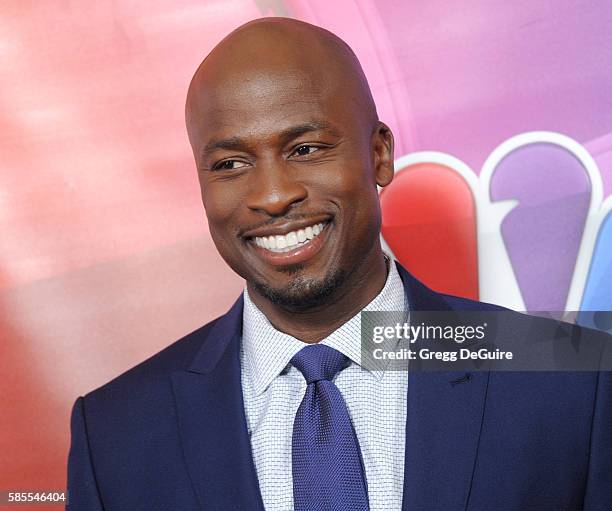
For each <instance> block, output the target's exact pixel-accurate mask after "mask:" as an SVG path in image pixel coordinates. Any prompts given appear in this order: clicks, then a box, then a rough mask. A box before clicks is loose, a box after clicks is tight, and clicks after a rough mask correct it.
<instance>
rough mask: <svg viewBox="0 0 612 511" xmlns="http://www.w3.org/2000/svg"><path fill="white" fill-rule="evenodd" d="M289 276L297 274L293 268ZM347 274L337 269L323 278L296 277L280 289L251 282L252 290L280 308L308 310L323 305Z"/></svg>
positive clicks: (266, 284) (262, 283)
mask: <svg viewBox="0 0 612 511" xmlns="http://www.w3.org/2000/svg"><path fill="white" fill-rule="evenodd" d="M288 273H289V274H291V273H293V274H295V273H298V271H297V270H296V269H294V268H292V269H291V270H289V271H288ZM347 275H348V272H347V271H346V270H344V269H342V268H337V269H335V270H333V271H332V272H330V273H329V274H328V275H327V276H325V277H324V278H318V279H317V278H315V277H308V276H305V275H300V276H296V277H295V278H294V279H293V280H291V282H290V283H289V284H287V285H285V286H282V287H272V286H270V285H269V284H268V283H264V282H257V281H256V282H253V286H254V288H255V289H256V290H257V292H258V293H259V294H260V295H262V296H263V297H264V298H266V299H268V300H269V301H270V302H272V303H274V304H276V305H280V306H281V307H286V308H291V309H309V308H312V307H316V306H319V305H322V304H324V303H325V302H326V301H327V300H328V299H329V298H330V297H331V296H332V295H333V294H334V292H335V291H336V290H337V289H338V288H340V287H341V286H342V284H343V283H344V282H345V281H346V278H347Z"/></svg>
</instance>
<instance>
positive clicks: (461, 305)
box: [439, 293, 513, 312]
mask: <svg viewBox="0 0 612 511" xmlns="http://www.w3.org/2000/svg"><path fill="white" fill-rule="evenodd" d="M439 295H440V296H441V297H442V299H443V300H444V301H445V302H446V303H447V304H448V305H449V306H450V308H451V309H453V310H458V311H499V312H501V311H507V312H513V311H511V310H510V309H507V308H506V307H502V306H501V305H495V304H493V303H487V302H480V301H478V300H472V299H470V298H463V297H461V296H454V295H447V294H444V293H439Z"/></svg>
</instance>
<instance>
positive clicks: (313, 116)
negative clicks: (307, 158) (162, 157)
mask: <svg viewBox="0 0 612 511" xmlns="http://www.w3.org/2000/svg"><path fill="white" fill-rule="evenodd" d="M347 89H349V88H347V87H346V86H345V84H343V83H342V81H341V80H340V78H338V77H337V76H335V75H334V73H331V74H329V73H320V72H317V71H316V70H315V71H314V72H313V71H312V70H311V71H309V72H308V71H306V70H300V69H297V68H287V69H281V70H279V69H272V70H271V69H255V70H252V69H251V70H237V71H235V72H233V73H231V74H225V76H224V77H220V76H214V75H209V76H204V77H203V78H202V80H201V82H200V83H199V84H198V86H197V88H195V89H194V90H193V91H192V97H191V101H190V105H189V108H190V116H189V117H190V121H189V124H190V131H191V132H192V133H191V136H192V138H193V137H195V139H194V140H192V142H195V143H196V144H198V145H199V143H206V142H207V141H208V140H209V139H211V138H222V137H234V136H238V137H249V136H255V135H263V134H267V135H273V134H274V133H278V132H281V131H283V130H285V129H287V128H289V127H291V126H293V125H297V124H303V123H305V122H313V121H316V122H323V123H325V124H329V125H331V126H333V127H334V128H336V129H341V128H342V127H343V126H345V125H350V124H351V123H352V124H354V123H355V120H356V119H355V118H356V117H357V116H358V115H359V108H358V102H357V101H355V99H356V98H355V97H354V96H351V94H349V93H347Z"/></svg>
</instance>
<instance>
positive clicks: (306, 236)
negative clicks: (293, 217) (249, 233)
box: [253, 222, 329, 253]
mask: <svg viewBox="0 0 612 511" xmlns="http://www.w3.org/2000/svg"><path fill="white" fill-rule="evenodd" d="M327 224H329V222H320V223H318V224H314V225H309V226H308V227H305V228H304V229H297V230H295V231H290V232H288V233H287V234H284V235H278V234H277V235H275V236H274V235H273V236H261V237H260V236H257V237H254V238H253V242H254V243H255V245H257V246H258V247H260V248H263V249H265V250H269V251H270V252H275V253H285V252H291V251H292V250H295V249H297V248H300V247H303V246H304V245H307V244H308V243H310V242H311V241H312V240H314V239H315V238H316V237H317V236H319V235H320V234H321V232H323V230H324V229H325V227H326V226H327Z"/></svg>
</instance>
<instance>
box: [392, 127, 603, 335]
mask: <svg viewBox="0 0 612 511" xmlns="http://www.w3.org/2000/svg"><path fill="white" fill-rule="evenodd" d="M381 205H382V210H383V225H382V239H383V243H384V245H385V248H386V249H387V250H388V251H390V252H391V253H393V255H394V256H395V258H396V259H398V260H399V261H400V262H401V263H402V264H403V265H404V266H406V267H407V268H408V269H409V270H411V271H412V272H413V273H414V274H415V276H417V277H418V278H420V279H421V280H423V281H424V282H425V283H427V284H428V285H429V286H430V287H432V288H434V289H436V290H438V291H442V292H445V293H449V294H455V295H459V296H464V297H468V298H473V299H479V300H482V301H485V302H490V303H496V304H499V305H503V306H505V307H508V308H511V309H514V310H522V311H527V312H538V311H580V312H579V313H578V314H579V318H578V321H579V322H580V323H582V324H588V325H590V326H597V327H599V328H603V329H605V330H611V331H612V324H607V323H609V314H608V315H607V316H605V317H604V316H602V315H601V314H599V315H595V314H594V313H593V311H608V310H612V196H609V197H607V198H604V196H603V184H602V177H601V174H600V171H599V168H598V166H597V164H596V162H595V160H594V159H593V157H592V156H591V155H590V154H589V152H588V151H587V150H586V148H585V147H584V146H582V145H581V144H580V143H578V142H577V141H575V140H573V139H571V138H570V137H567V136H566V135H563V134H560V133H556V132H548V131H534V132H528V133H522V134H519V135H516V136H514V137H512V138H510V139H508V140H506V141H505V142H503V143H502V144H501V145H499V146H498V147H497V148H496V149H495V150H494V151H493V152H492V153H491V154H490V155H489V157H488V158H487V159H486V161H485V162H484V164H483V166H482V169H481V171H480V173H479V174H476V172H474V171H473V170H472V169H471V168H469V167H468V165H466V164H465V163H464V162H462V161H461V160H459V159H457V158H455V157H453V156H451V155H449V154H445V153H441V152H434V151H425V152H416V153H411V154H408V155H406V156H403V157H401V158H399V159H398V160H396V162H395V178H394V180H393V182H392V183H391V184H390V185H389V186H388V187H386V188H385V189H383V190H382V191H381ZM602 318H604V319H603V320H602Z"/></svg>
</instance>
